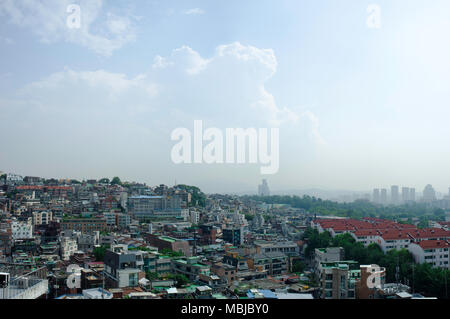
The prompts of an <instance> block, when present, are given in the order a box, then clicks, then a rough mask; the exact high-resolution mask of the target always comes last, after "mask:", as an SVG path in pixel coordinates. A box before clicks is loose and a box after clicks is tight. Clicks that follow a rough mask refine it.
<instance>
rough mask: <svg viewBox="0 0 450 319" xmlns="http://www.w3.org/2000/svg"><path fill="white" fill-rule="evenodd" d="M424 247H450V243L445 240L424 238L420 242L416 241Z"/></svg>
mask: <svg viewBox="0 0 450 319" xmlns="http://www.w3.org/2000/svg"><path fill="white" fill-rule="evenodd" d="M415 244H416V245H419V246H420V247H422V249H433V248H448V247H450V243H449V242H447V241H444V240H422V241H421V242H419V243H415Z"/></svg>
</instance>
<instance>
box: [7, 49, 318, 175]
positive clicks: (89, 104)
mask: <svg viewBox="0 0 450 319" xmlns="http://www.w3.org/2000/svg"><path fill="white" fill-rule="evenodd" d="M146 69H147V71H146V72H145V73H142V74H138V75H133V76H131V75H127V74H120V73H113V72H108V71H105V70H96V71H77V70H73V69H71V68H66V69H64V70H62V71H60V72H56V73H53V74H51V75H49V76H47V77H45V78H42V79H40V80H38V81H35V82H33V83H30V84H28V85H26V86H25V87H23V88H22V89H21V90H20V91H19V92H17V93H16V94H14V95H13V96H10V97H9V99H8V100H6V99H4V100H3V101H0V111H1V113H2V118H3V123H6V124H5V125H3V126H2V127H0V134H7V132H11V131H15V132H17V131H18V132H19V133H18V134H15V135H14V136H12V137H11V142H16V144H17V145H22V146H25V147H26V144H27V143H32V141H31V140H29V139H27V137H29V136H34V137H35V138H38V139H40V140H45V141H46V143H45V148H46V150H47V151H48V152H54V150H55V149H58V147H62V148H63V149H64V146H63V145H64V143H65V142H66V143H70V145H71V147H70V148H69V149H68V150H67V152H68V153H67V156H69V154H70V153H76V152H79V151H80V150H79V148H80V147H81V148H83V150H84V151H83V154H86V156H90V154H92V152H94V153H95V152H99V154H104V153H106V154H110V152H111V151H110V148H111V147H112V148H114V149H121V150H122V151H125V150H126V151H127V153H128V154H136V155H137V156H140V158H142V159H144V158H145V159H147V160H148V161H149V162H148V163H147V164H150V163H155V162H161V163H167V161H170V159H169V158H168V156H169V154H170V145H171V144H172V142H171V141H170V133H171V132H172V131H173V130H174V129H175V128H178V127H187V128H192V125H193V121H194V120H203V122H204V125H205V127H217V128H220V129H225V128H250V127H254V128H262V127H266V128H270V127H280V130H281V131H282V132H286V133H287V134H289V136H295V139H291V138H289V139H288V141H287V142H288V144H290V147H293V146H295V145H296V144H298V142H299V141H300V140H301V139H306V140H310V141H312V142H314V143H317V144H323V143H324V141H323V139H322V137H321V135H320V132H319V121H318V119H317V117H316V116H315V115H314V114H313V113H312V112H310V111H297V110H293V109H291V108H289V107H285V106H279V105H277V103H276V99H275V97H274V96H273V95H272V94H271V93H270V92H269V91H268V90H267V88H266V83H267V81H268V80H270V78H271V77H272V76H273V75H274V74H275V73H276V70H277V60H276V57H275V53H274V52H273V50H270V49H259V48H256V47H252V46H246V45H242V44H240V43H232V44H228V45H221V46H219V47H217V49H216V51H215V53H214V54H213V55H212V56H211V57H208V58H206V57H203V56H201V55H200V54H199V53H198V52H197V51H195V50H194V49H192V48H190V47H188V46H183V47H180V48H178V49H175V50H173V51H172V52H170V53H169V54H167V55H165V56H157V57H155V58H154V59H153V62H152V60H151V59H150V60H149V65H148V67H147V68H146ZM37 128H39V129H37ZM36 129H37V131H36ZM55 130H56V131H57V132H58V134H54V132H55ZM21 136H22V137H21ZM282 136H283V135H282ZM22 138H23V140H22ZM13 140H14V141H13ZM142 140H145V144H144V145H143V144H141V143H142ZM64 141H65V142H64ZM72 141H75V142H74V143H72ZM58 145H59V146H58ZM94 145H95V146H94ZM156 145H158V146H156ZM47 147H48V149H47ZM85 147H88V149H89V150H90V152H91V153H85ZM298 147H299V146H298V145H297V148H298ZM155 149H158V150H159V151H160V153H159V154H155V153H154V150H155ZM101 152H103V153H101ZM76 154H78V155H76V156H80V155H79V153H76ZM98 156H101V155H98ZM111 160H114V161H115V160H117V161H119V158H114V159H111ZM118 165H119V164H118ZM155 165H156V164H155ZM161 165H163V164H161ZM119 166H120V165H119ZM141 168H143V167H141Z"/></svg>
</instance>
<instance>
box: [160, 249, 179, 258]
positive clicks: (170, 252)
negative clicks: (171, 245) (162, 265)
mask: <svg viewBox="0 0 450 319" xmlns="http://www.w3.org/2000/svg"><path fill="white" fill-rule="evenodd" d="M161 254H163V255H165V256H169V257H182V256H184V254H183V253H182V252H181V251H173V250H171V249H168V248H164V249H162V250H161Z"/></svg>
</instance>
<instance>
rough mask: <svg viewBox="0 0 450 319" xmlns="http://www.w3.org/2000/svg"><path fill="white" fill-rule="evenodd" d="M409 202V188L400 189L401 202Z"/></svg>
mask: <svg viewBox="0 0 450 319" xmlns="http://www.w3.org/2000/svg"><path fill="white" fill-rule="evenodd" d="M408 201H409V188H408V187H402V202H403V203H406V202H408Z"/></svg>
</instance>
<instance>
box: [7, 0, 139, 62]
mask: <svg viewBox="0 0 450 319" xmlns="http://www.w3.org/2000/svg"><path fill="white" fill-rule="evenodd" d="M71 5H73V1H72V0H45V1H43V0H36V1H15V0H0V16H1V17H4V18H6V21H8V22H9V23H12V24H14V25H17V26H19V27H23V28H27V29H30V30H31V31H32V32H33V33H34V34H35V35H36V36H37V37H38V38H39V40H40V41H42V42H44V43H54V42H59V41H66V42H70V43H74V44H78V45H81V46H84V47H87V48H89V49H90V50H92V51H94V52H95V53H97V54H99V55H103V56H110V55H111V54H112V53H113V52H114V51H115V50H118V49H120V48H121V47H123V46H124V45H125V44H127V43H129V42H132V41H134V40H135V39H136V32H135V26H134V21H135V18H134V17H133V16H131V15H126V16H122V15H116V14H114V13H112V12H110V11H106V10H105V8H104V7H105V6H104V1H103V0H80V1H78V2H77V5H78V6H79V9H80V11H79V21H80V24H79V28H78V26H77V27H71V26H70V23H69V24H68V21H71V20H70V19H71V18H72V17H73V16H74V15H78V11H77V10H76V9H74V7H73V6H72V7H71ZM69 9H70V10H69Z"/></svg>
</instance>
